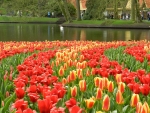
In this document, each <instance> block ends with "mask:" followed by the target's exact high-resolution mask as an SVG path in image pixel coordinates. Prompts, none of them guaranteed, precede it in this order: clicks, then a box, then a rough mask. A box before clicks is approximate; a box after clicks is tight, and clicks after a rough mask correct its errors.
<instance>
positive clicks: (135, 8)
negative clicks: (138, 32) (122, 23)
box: [131, 0, 142, 23]
mask: <svg viewBox="0 0 150 113" xmlns="http://www.w3.org/2000/svg"><path fill="white" fill-rule="evenodd" d="M139 7H140V6H139V1H138V0H132V1H131V19H132V20H133V21H135V22H137V23H138V22H142V19H141V15H140V11H139V10H140V8H139Z"/></svg>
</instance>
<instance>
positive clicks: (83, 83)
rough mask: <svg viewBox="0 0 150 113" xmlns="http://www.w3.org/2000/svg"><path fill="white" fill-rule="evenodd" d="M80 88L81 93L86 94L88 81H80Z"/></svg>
mask: <svg viewBox="0 0 150 113" xmlns="http://www.w3.org/2000/svg"><path fill="white" fill-rule="evenodd" d="M79 87H80V91H82V92H84V91H85V90H86V81H85V80H80V81H79Z"/></svg>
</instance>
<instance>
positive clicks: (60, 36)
mask: <svg viewBox="0 0 150 113" xmlns="http://www.w3.org/2000/svg"><path fill="white" fill-rule="evenodd" d="M144 39H147V40H150V30H148V29H106V28H104V29H101V28H70V27H69V28H68V27H61V26H59V25H55V24H8V23H7V24H0V41H45V40H49V41H54V40H60V41H65V40H92V41H107V42H108V41H117V40H118V41H125V40H144Z"/></svg>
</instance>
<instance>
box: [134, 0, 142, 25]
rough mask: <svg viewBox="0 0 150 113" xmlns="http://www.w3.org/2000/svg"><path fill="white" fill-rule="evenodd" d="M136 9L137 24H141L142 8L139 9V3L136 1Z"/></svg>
mask: <svg viewBox="0 0 150 113" xmlns="http://www.w3.org/2000/svg"><path fill="white" fill-rule="evenodd" d="M135 3H136V5H135V9H136V22H137V23H139V22H142V18H141V15H140V8H139V2H138V0H135Z"/></svg>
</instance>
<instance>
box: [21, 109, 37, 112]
mask: <svg viewBox="0 0 150 113" xmlns="http://www.w3.org/2000/svg"><path fill="white" fill-rule="evenodd" d="M22 113H34V112H33V110H31V109H30V108H27V109H26V110H24V111H23V112H22Z"/></svg>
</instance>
